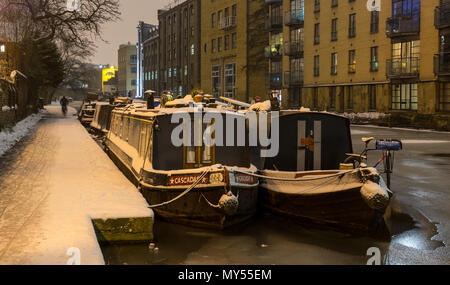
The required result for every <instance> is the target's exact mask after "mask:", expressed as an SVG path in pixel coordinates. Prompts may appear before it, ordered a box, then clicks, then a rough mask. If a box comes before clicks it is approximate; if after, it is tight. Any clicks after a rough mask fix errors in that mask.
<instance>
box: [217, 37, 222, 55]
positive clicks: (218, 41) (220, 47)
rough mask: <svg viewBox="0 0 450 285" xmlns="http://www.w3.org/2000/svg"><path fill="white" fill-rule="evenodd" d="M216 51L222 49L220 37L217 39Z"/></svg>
mask: <svg viewBox="0 0 450 285" xmlns="http://www.w3.org/2000/svg"><path fill="white" fill-rule="evenodd" d="M217 51H218V52H221V51H222V37H220V38H218V39H217Z"/></svg>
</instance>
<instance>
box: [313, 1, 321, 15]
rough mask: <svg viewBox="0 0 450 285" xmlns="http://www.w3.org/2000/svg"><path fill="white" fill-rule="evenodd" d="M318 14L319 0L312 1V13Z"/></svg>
mask: <svg viewBox="0 0 450 285" xmlns="http://www.w3.org/2000/svg"><path fill="white" fill-rule="evenodd" d="M318 12H320V0H314V13H318Z"/></svg>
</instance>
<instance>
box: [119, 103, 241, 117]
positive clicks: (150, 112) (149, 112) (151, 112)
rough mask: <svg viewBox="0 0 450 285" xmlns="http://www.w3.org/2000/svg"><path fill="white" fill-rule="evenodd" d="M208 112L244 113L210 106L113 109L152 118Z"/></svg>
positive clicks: (238, 114)
mask: <svg viewBox="0 0 450 285" xmlns="http://www.w3.org/2000/svg"><path fill="white" fill-rule="evenodd" d="M198 111H202V112H205V113H207V112H209V113H221V114H230V115H234V116H239V117H240V116H242V117H244V116H245V115H244V114H240V113H238V112H236V111H232V110H228V109H222V108H210V107H201V108H200V107H198V106H196V107H182V108H155V109H146V108H145V106H140V105H137V106H133V105H127V106H126V107H120V108H116V109H114V111H113V113H125V114H128V115H138V116H141V117H148V118H154V117H158V116H165V115H172V114H175V113H194V112H198Z"/></svg>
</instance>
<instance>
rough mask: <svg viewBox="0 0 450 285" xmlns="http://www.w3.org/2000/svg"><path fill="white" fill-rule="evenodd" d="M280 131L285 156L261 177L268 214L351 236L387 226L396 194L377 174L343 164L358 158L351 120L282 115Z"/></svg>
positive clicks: (274, 160) (266, 164) (271, 162)
mask: <svg viewBox="0 0 450 285" xmlns="http://www.w3.org/2000/svg"><path fill="white" fill-rule="evenodd" d="M272 127H273V126H272ZM279 128H280V151H279V153H278V155H277V156H276V157H272V158H266V159H265V160H264V166H263V167H262V169H263V170H261V171H260V177H261V184H260V202H261V206H262V207H263V208H264V209H266V210H269V211H271V212H273V213H276V214H280V215H285V216H289V217H293V218H295V219H296V220H298V221H301V222H305V223H307V224H312V225H316V226H319V227H325V228H332V229H335V230H342V231H345V232H353V233H372V232H374V231H375V230H377V229H378V228H380V227H382V226H383V223H384V219H383V217H384V215H385V213H386V211H387V209H388V206H389V200H390V198H391V195H392V192H390V190H389V189H388V188H387V186H386V184H385V183H384V181H383V178H382V177H381V176H380V174H379V173H378V172H377V170H376V169H374V168H359V169H353V165H344V164H342V162H344V161H345V159H346V157H347V156H346V154H348V153H352V152H353V149H352V141H351V136H350V122H349V120H348V119H347V118H345V117H341V116H337V115H333V114H330V113H321V112H298V111H282V112H280V115H279Z"/></svg>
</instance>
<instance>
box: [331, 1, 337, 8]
mask: <svg viewBox="0 0 450 285" xmlns="http://www.w3.org/2000/svg"><path fill="white" fill-rule="evenodd" d="M337 5H338V0H331V8H333V7H337Z"/></svg>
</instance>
